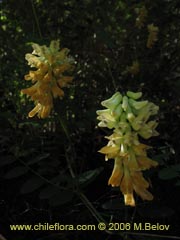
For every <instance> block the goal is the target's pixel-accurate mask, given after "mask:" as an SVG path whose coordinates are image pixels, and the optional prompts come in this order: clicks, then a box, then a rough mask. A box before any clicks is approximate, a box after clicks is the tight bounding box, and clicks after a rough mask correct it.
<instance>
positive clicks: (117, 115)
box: [111, 104, 123, 119]
mask: <svg viewBox="0 0 180 240" xmlns="http://www.w3.org/2000/svg"><path fill="white" fill-rule="evenodd" d="M122 111H123V109H122V106H121V104H119V105H118V106H117V107H116V108H115V109H114V110H113V111H112V112H111V114H112V116H113V117H114V118H115V119H119V118H120V116H121V113H122Z"/></svg>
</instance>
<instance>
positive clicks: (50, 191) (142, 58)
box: [0, 0, 180, 240]
mask: <svg viewBox="0 0 180 240" xmlns="http://www.w3.org/2000/svg"><path fill="white" fill-rule="evenodd" d="M143 6H145V7H146V9H147V11H148V16H147V18H146V21H145V22H144V26H143V27H142V28H141V29H139V28H137V27H136V26H135V23H136V18H137V17H138V13H137V12H138V9H140V8H141V7H143ZM0 9H1V10H0V13H1V18H0V23H1V24H0V40H1V46H0V58H1V71H0V103H1V112H0V144H1V148H0V159H1V160H0V216H1V217H0V233H1V234H3V235H4V236H5V237H6V238H7V239H13V240H14V239H15V240H32V239H33V240H35V239H36V240H40V239H47V240H54V239H74V240H76V239H80V238H81V239H142V240H143V239H147V238H148V239H171V237H170V236H180V230H179V223H180V217H179V215H180V206H179V201H180V198H179V195H178V194H179V186H180V160H179V155H180V154H179V153H180V148H179V144H180V133H179V122H180V113H179V110H180V104H179V91H180V51H179V50H180V41H179V40H180V20H179V19H180V2H179V1H178V0H156V1H150V0H147V1H124V0H122V1H120V0H117V1H110V0H64V1H60V0H53V1H48V0H26V1H25V0H19V1H13V0H8V1H6V0H1V1H0ZM152 23H153V24H154V25H155V26H158V28H159V34H158V41H157V42H156V43H155V44H154V46H153V47H152V48H151V49H149V48H147V47H146V42H147V38H148V30H147V25H148V24H152ZM53 39H60V41H61V46H62V47H67V48H69V49H70V50H71V51H70V54H71V55H72V56H73V57H74V58H75V60H76V68H75V71H74V76H75V79H74V82H73V84H72V86H71V87H70V88H68V89H65V97H64V99H63V100H57V101H56V102H55V107H54V112H53V113H52V115H51V116H50V117H49V118H48V119H45V120H41V119H38V118H37V117H34V118H33V119H29V118H27V115H28V112H29V111H30V110H31V109H32V107H33V103H32V102H30V101H29V99H27V98H26V97H25V96H23V95H22V94H21V93H20V91H21V89H22V88H26V87H27V82H25V81H24V80H23V79H24V75H25V74H27V72H28V71H29V67H28V65H27V62H26V61H25V58H24V56H25V54H26V53H30V52H32V47H31V43H32V42H36V43H38V44H40V45H43V44H46V45H49V43H50V41H51V40H53ZM133 61H138V62H139V66H140V68H139V72H138V73H137V74H135V75H133V74H132V73H130V71H129V68H128V67H129V66H131V65H132V63H133ZM117 90H118V91H120V92H121V93H125V92H126V91H127V90H131V91H142V92H143V99H148V100H149V101H152V102H154V103H155V104H157V105H158V106H159V107H160V111H159V115H158V118H159V126H158V131H159V133H160V136H158V137H155V138H152V139H150V140H147V141H146V143H147V144H148V145H151V146H153V149H152V150H151V151H150V152H149V156H150V157H151V158H152V159H154V160H156V161H158V162H159V166H158V167H157V168H156V169H153V170H150V171H148V172H146V173H145V175H146V177H147V178H148V179H151V185H152V188H151V189H150V191H151V192H152V193H153V195H154V200H153V201H152V202H143V201H142V200H141V199H139V198H137V199H136V202H137V206H136V207H135V208H133V209H132V208H129V207H125V206H124V203H123V199H122V195H121V193H120V192H119V189H111V187H108V186H107V181H108V178H109V176H110V174H111V171H112V168H113V161H109V162H105V161H104V156H102V155H101V154H99V153H98V152H97V151H98V150H99V149H100V148H101V147H102V146H104V145H105V144H106V140H104V136H105V135H108V134H109V132H108V131H107V130H106V129H103V130H102V129H99V128H97V120H96V110H97V109H102V106H101V105H100V103H101V101H102V100H104V99H107V98H109V97H110V96H111V95H112V94H113V93H114V92H115V91H117ZM71 168H72V169H71ZM71 170H73V172H74V174H75V178H72V175H73V174H70V172H71ZM81 194H84V195H81ZM82 196H83V197H82ZM85 196H86V197H87V199H86V198H85ZM89 202H90V204H92V206H93V207H94V208H93V209H94V210H95V213H93V211H94V210H92V209H88V203H89ZM97 214H99V215H100V216H101V217H103V219H104V220H105V221H107V222H109V221H112V222H151V223H157V222H159V223H160V224H170V225H171V227H170V230H169V231H168V232H165V231H159V232H158V231H153V232H151V231H149V232H145V233H146V234H148V236H144V235H142V234H143V232H142V231H141V232H139V234H141V235H138V236H137V235H133V234H132V235H128V236H126V235H125V236H124V237H123V236H122V235H121V233H119V232H113V233H112V234H109V233H107V232H100V231H96V232H90V231H89V232H88V231H86V232H80V231H79V232H78V231H77V232H63V233H58V232H48V231H44V232H28V231H21V232H20V231H19V232H18V231H16V232H13V231H10V229H9V225H10V224H36V223H38V222H42V223H44V222H48V223H52V224H53V223H54V222H61V223H63V224H64V223H67V224H96V225H97V220H96V218H95V217H94V215H95V216H96V215H97ZM96 217H97V216H96ZM152 234H157V235H160V236H159V237H158V236H153V235H152ZM163 235H165V236H169V237H167V238H165V237H163ZM160 237H161V238H160Z"/></svg>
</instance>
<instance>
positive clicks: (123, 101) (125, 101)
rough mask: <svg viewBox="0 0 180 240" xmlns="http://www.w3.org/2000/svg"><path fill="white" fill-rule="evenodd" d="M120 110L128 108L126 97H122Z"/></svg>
mask: <svg viewBox="0 0 180 240" xmlns="http://www.w3.org/2000/svg"><path fill="white" fill-rule="evenodd" d="M122 108H123V109H124V111H126V110H127V108H128V97H127V96H124V97H123V100H122Z"/></svg>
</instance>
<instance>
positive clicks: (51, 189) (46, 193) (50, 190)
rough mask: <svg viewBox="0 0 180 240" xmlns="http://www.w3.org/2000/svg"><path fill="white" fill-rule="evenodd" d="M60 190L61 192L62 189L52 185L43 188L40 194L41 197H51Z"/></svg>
mask: <svg viewBox="0 0 180 240" xmlns="http://www.w3.org/2000/svg"><path fill="white" fill-rule="evenodd" d="M58 192H60V190H59V189H58V188H57V187H56V186H52V185H50V186H48V187H46V188H44V189H43V190H41V192H40V194H39V198H40V199H49V198H51V197H52V196H54V195H55V194H57V193H58Z"/></svg>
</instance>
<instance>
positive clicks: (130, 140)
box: [97, 91, 159, 206]
mask: <svg viewBox="0 0 180 240" xmlns="http://www.w3.org/2000/svg"><path fill="white" fill-rule="evenodd" d="M141 96H142V93H141V92H137V93H134V92H130V91H128V92H127V94H126V95H125V96H122V95H121V94H120V93H119V92H117V93H115V94H114V95H113V96H112V97H111V98H110V99H107V100H105V101H103V102H102V103H101V104H102V105H103V106H104V107H106V109H105V110H98V111H97V114H98V120H100V123H99V124H98V125H99V127H107V128H109V129H113V134H112V135H110V136H108V137H107V136H106V137H105V138H107V139H108V140H109V142H108V144H107V145H106V146H105V147H103V148H101V149H100V150H99V152H100V153H102V154H105V160H106V161H107V160H108V159H111V158H112V159H114V168H113V171H112V175H111V177H110V178H109V181H108V184H109V185H112V186H113V187H120V190H121V192H122V193H123V195H124V201H125V205H130V206H135V200H134V195H133V194H134V192H136V194H138V195H139V196H140V197H141V198H142V199H143V200H152V199H153V196H152V194H151V193H150V192H149V191H148V190H147V189H148V187H149V183H148V181H147V180H145V179H144V177H143V174H142V172H141V171H143V170H147V169H149V168H151V167H155V166H157V162H156V161H153V160H151V159H150V158H148V156H147V150H148V149H149V148H150V146H147V145H145V144H142V143H140V141H139V136H141V137H142V138H144V139H148V138H150V137H152V136H157V135H158V132H157V131H156V130H155V128H156V127H157V122H156V121H155V120H154V121H148V120H149V118H150V116H153V115H155V114H157V112H158V109H159V108H158V106H156V105H155V104H154V103H151V102H149V101H138V99H139V98H140V97H141Z"/></svg>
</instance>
